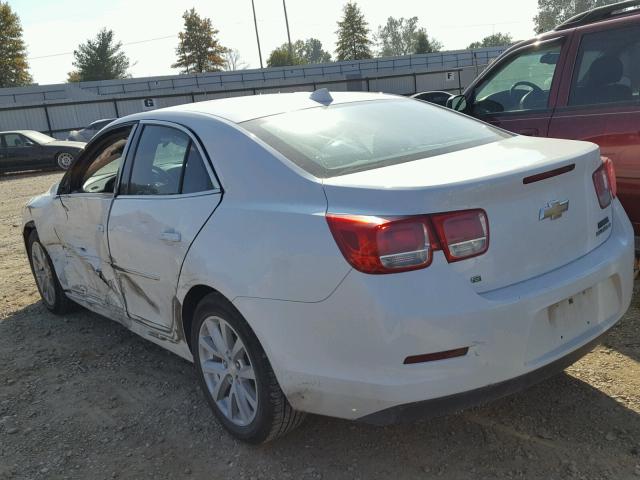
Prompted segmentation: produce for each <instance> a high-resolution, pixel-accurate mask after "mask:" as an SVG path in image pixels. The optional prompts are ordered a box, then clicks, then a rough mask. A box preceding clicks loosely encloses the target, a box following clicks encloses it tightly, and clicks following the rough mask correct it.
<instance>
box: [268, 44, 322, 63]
mask: <svg viewBox="0 0 640 480" xmlns="http://www.w3.org/2000/svg"><path fill="white" fill-rule="evenodd" d="M330 61H331V54H330V53H329V52H327V51H325V50H323V49H322V42H321V41H320V40H318V39H317V38H308V39H307V40H304V41H302V40H296V41H295V42H293V44H292V45H291V56H290V55H289V44H288V43H283V44H282V45H280V46H279V47H278V48H276V49H275V50H273V51H272V52H271V53H270V54H269V58H268V59H267V65H268V66H269V67H284V66H287V65H305V64H308V63H326V62H330Z"/></svg>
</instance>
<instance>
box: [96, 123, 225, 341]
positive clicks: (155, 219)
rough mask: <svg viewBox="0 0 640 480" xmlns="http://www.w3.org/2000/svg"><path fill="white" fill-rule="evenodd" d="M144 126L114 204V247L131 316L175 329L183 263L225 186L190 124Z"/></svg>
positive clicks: (110, 227)
mask: <svg viewBox="0 0 640 480" xmlns="http://www.w3.org/2000/svg"><path fill="white" fill-rule="evenodd" d="M141 127H142V131H141V133H140V135H139V137H138V139H137V146H136V149H135V153H134V155H133V156H130V157H129V158H130V159H131V160H132V162H133V164H132V165H127V167H126V170H127V171H128V173H127V174H126V175H125V176H124V178H123V181H122V183H121V186H120V190H119V193H118V195H117V196H116V198H115V199H114V202H113V206H112V208H111V214H110V217H109V225H108V235H109V247H110V251H111V258H112V262H113V266H114V268H115V269H116V270H117V272H118V277H119V280H120V285H121V288H122V291H123V295H124V298H125V301H126V308H127V312H128V314H129V316H130V317H132V318H134V319H136V320H139V321H143V322H147V323H150V324H152V325H153V326H155V327H156V328H161V329H165V330H170V328H171V326H172V323H173V307H174V297H175V294H176V289H177V284H178V277H179V275H180V269H181V267H182V262H183V261H184V258H185V256H186V254H187V250H188V249H189V246H190V245H191V243H192V242H193V240H194V239H195V237H196V235H197V234H198V232H199V231H200V229H201V228H202V226H203V225H204V223H205V222H206V221H207V219H208V218H209V216H210V215H211V214H212V213H213V211H214V210H215V208H216V207H217V205H218V203H219V202H220V198H221V191H220V189H219V188H218V185H217V183H216V181H215V177H214V175H213V170H212V168H211V166H210V165H209V164H208V161H207V159H206V156H205V155H204V151H203V150H202V148H201V147H200V146H199V145H198V142H197V141H196V140H195V139H194V138H193V137H192V136H191V134H190V133H189V132H188V131H187V130H186V129H184V128H182V127H180V126H177V125H174V124H170V123H165V122H144V123H143V124H142V125H141ZM127 162H129V159H128V160H127Z"/></svg>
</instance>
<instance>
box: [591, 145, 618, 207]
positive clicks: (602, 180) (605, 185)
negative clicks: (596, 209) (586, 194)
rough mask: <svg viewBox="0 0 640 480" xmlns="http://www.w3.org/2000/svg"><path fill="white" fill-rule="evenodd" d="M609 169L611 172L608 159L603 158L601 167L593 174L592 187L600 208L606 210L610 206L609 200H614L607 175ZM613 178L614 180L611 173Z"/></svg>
mask: <svg viewBox="0 0 640 480" xmlns="http://www.w3.org/2000/svg"><path fill="white" fill-rule="evenodd" d="M608 164H611V167H609V166H608ZM609 169H611V170H613V163H612V162H611V160H609V159H608V158H604V157H603V159H602V165H601V166H600V167H598V169H597V170H596V171H595V172H593V186H594V187H595V189H596V195H597V197H598V203H599V204H600V208H607V207H608V206H609V205H611V200H612V199H613V198H614V197H613V189H612V188H611V181H610V174H609V173H608V170H609ZM613 178H614V179H615V172H614V173H613Z"/></svg>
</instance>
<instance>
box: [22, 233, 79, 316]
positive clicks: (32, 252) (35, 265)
mask: <svg viewBox="0 0 640 480" xmlns="http://www.w3.org/2000/svg"><path fill="white" fill-rule="evenodd" d="M27 253H28V254H29V264H30V265H31V272H32V273H33V278H34V279H35V282H36V286H37V287H38V292H39V293H40V297H41V298H42V303H43V304H44V306H45V307H47V309H48V310H50V311H51V312H53V313H55V314H56V315H63V314H65V313H68V312H70V311H71V310H73V307H74V306H75V304H74V303H73V302H72V301H71V300H70V299H69V298H68V297H67V295H66V294H65V293H64V290H63V289H62V285H60V281H59V280H58V276H57V275H56V271H55V268H54V266H53V262H52V261H51V258H50V257H49V254H48V253H47V250H46V249H45V248H44V246H43V245H42V243H40V238H39V237H38V232H37V231H35V230H33V231H32V232H31V234H30V235H29V238H28V240H27Z"/></svg>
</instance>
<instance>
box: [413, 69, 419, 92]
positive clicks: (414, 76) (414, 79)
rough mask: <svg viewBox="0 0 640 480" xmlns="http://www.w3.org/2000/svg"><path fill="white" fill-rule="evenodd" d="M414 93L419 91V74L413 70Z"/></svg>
mask: <svg viewBox="0 0 640 480" xmlns="http://www.w3.org/2000/svg"><path fill="white" fill-rule="evenodd" d="M413 93H418V76H417V75H416V72H413Z"/></svg>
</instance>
